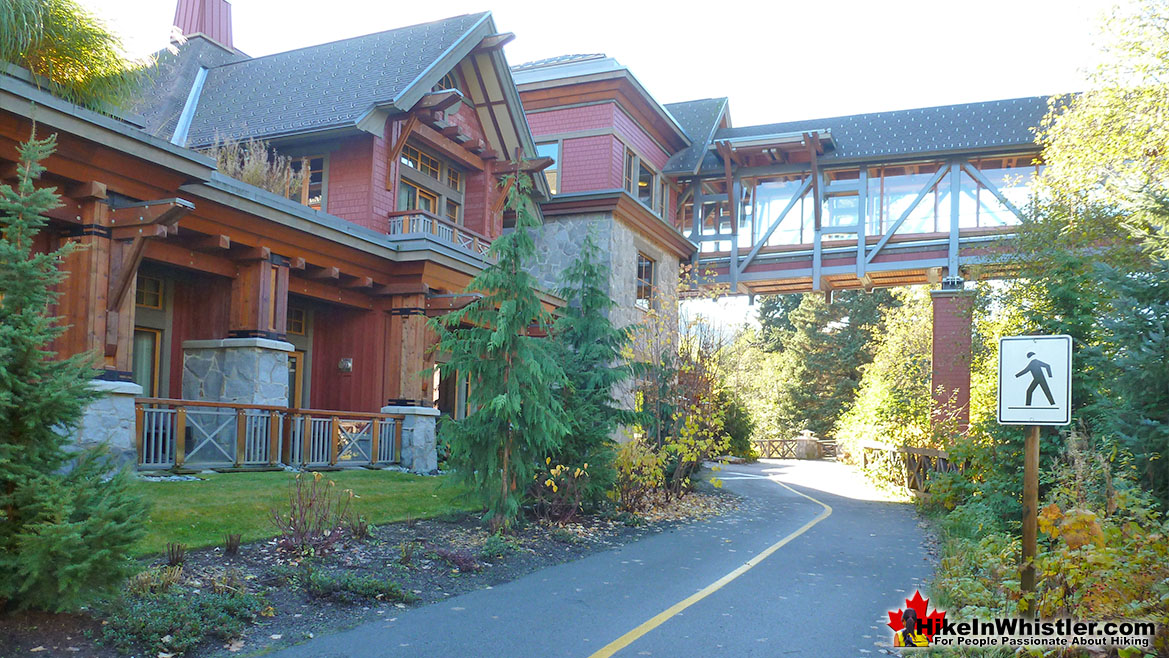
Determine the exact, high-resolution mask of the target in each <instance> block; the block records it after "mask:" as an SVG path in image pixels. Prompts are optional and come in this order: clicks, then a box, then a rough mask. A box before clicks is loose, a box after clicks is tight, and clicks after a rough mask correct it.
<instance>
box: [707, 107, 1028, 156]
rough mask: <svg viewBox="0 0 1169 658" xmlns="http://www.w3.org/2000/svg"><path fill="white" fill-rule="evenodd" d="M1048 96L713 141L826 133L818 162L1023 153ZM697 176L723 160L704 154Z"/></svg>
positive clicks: (753, 130)
mask: <svg viewBox="0 0 1169 658" xmlns="http://www.w3.org/2000/svg"><path fill="white" fill-rule="evenodd" d="M1047 99H1048V97H1047V96H1032V97H1029V98H1012V99H1007V100H997V101H985V102H981V103H964V104H961V105H942V106H938V107H922V108H915V109H911V110H896V111H892V112H873V113H869V114H853V115H849V116H839V117H830V118H826V119H808V120H802V121H789V122H785V123H771V124H766V125H760V126H745V127H741V128H724V129H720V130H717V131H716V132H715V134H714V137H713V140H712V141H718V140H724V139H730V140H733V139H735V138H746V137H755V136H762V135H776V134H787V133H798V132H803V131H812V130H827V131H829V132H830V133H831V134H832V144H833V147H834V148H832V149H831V150H828V151H827V152H826V153H824V155H823V156H821V158H820V161H821V163H823V164H830V163H831V162H834V161H838V162H856V161H865V160H869V161H872V160H876V159H884V160H894V159H900V158H904V157H912V156H922V155H942V154H945V153H957V152H973V151H995V150H1022V149H1024V148H1030V147H1033V146H1034V144H1035V134H1034V132H1033V131H1032V129H1033V128H1035V127H1037V126H1038V125H1039V122H1040V121H1041V120H1042V119H1043V116H1044V114H1046V113H1047ZM708 147H709V143H708V144H707V149H708V150H707V151H706V154H705V156H704V158H703V161H702V167H701V171H702V173H718V172H721V171H722V161H721V160H720V159H719V157H718V156H717V155H715V154H714V153H713V152H712V151H710V150H709V148H708Z"/></svg>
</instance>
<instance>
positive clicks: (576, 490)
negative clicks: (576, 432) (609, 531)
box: [493, 458, 589, 536]
mask: <svg viewBox="0 0 1169 658" xmlns="http://www.w3.org/2000/svg"><path fill="white" fill-rule="evenodd" d="M546 463H547V464H551V463H552V460H551V458H549V459H547V460H546ZM588 468H589V465H588V463H587V462H586V463H585V464H584V466H583V467H576V468H569V467H568V466H565V465H564V464H557V465H556V466H553V467H552V468H551V469H549V470H548V472H547V473H539V474H537V475H535V476H533V478H532V479H533V480H535V481H534V482H533V483H532V486H531V487H530V488H529V494H530V495H531V497H532V500H533V501H534V507H535V510H536V516H538V517H539V518H541V519H543V520H544V521H550V522H552V523H559V524H561V525H563V524H565V523H568V522H569V521H571V520H573V519H574V518H576V515H577V514H578V513H580V511H581V506H582V502H583V499H584V493H585V491H586V489H587V488H588V486H589V471H588ZM493 536H494V535H493Z"/></svg>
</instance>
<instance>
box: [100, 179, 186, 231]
mask: <svg viewBox="0 0 1169 658" xmlns="http://www.w3.org/2000/svg"><path fill="white" fill-rule="evenodd" d="M97 185H101V184H100V183H97ZM101 188H102V190H103V191H104V189H105V186H104V185H101ZM91 198H92V197H91ZM98 198H100V197H98ZM194 209H195V204H193V203H191V202H190V201H187V200H186V199H161V200H159V201H145V202H142V203H135V204H133V205H129V206H122V207H119V208H114V209H113V210H111V211H110V226H113V227H114V228H120V227H124V226H146V225H150V224H153V225H157V226H168V227H169V226H174V225H176V224H178V222H179V220H180V219H182V218H183V217H185V216H186V215H187V213H189V212H191V211H192V210H194Z"/></svg>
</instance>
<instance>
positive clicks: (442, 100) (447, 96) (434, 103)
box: [413, 89, 463, 112]
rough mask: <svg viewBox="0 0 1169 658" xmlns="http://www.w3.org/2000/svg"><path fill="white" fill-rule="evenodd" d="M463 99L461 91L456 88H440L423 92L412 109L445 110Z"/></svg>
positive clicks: (418, 110)
mask: <svg viewBox="0 0 1169 658" xmlns="http://www.w3.org/2000/svg"><path fill="white" fill-rule="evenodd" d="M461 100H463V92H461V91H459V90H458V89H442V90H439V91H432V92H430V93H428V94H425V95H424V96H423V97H422V98H421V99H420V100H419V101H418V102H417V103H416V104H415V105H414V108H413V109H414V111H415V112H420V111H431V112H446V111H447V110H448V109H449V108H451V107H452V106H454V105H457V104H458V103H459V101H461Z"/></svg>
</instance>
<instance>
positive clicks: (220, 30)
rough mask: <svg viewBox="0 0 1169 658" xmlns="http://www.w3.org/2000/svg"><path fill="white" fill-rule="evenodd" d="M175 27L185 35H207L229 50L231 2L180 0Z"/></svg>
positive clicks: (225, 0)
mask: <svg viewBox="0 0 1169 658" xmlns="http://www.w3.org/2000/svg"><path fill="white" fill-rule="evenodd" d="M175 27H177V28H178V29H179V31H180V32H182V34H183V36H185V37H193V36H196V35H199V36H203V37H207V38H208V39H210V40H212V41H214V42H215V43H217V44H219V45H221V46H223V47H224V48H226V49H228V50H235V47H234V46H233V45H232V43H231V4H229V3H228V2H227V0H179V4H178V6H177V7H175Z"/></svg>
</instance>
